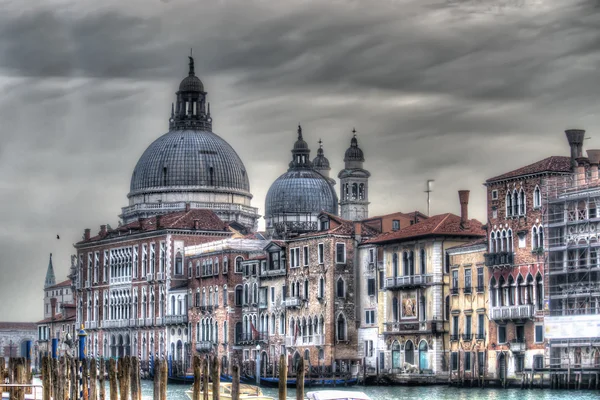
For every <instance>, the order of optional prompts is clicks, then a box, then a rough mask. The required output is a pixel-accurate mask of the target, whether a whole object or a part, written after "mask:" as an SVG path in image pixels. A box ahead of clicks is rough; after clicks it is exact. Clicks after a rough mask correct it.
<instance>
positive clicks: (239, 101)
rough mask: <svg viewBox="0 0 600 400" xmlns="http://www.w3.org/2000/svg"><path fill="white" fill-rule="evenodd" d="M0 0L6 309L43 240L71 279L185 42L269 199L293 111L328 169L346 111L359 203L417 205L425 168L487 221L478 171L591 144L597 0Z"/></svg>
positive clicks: (31, 290) (149, 132) (221, 122)
mask: <svg viewBox="0 0 600 400" xmlns="http://www.w3.org/2000/svg"><path fill="white" fill-rule="evenodd" d="M0 3H1V7H2V10H3V12H2V13H0V135H1V141H0V171H2V173H1V174H0V204H1V207H0V320H4V321H6V320H15V321H27V320H29V321H36V320H38V319H41V317H42V314H43V306H42V304H43V300H42V296H43V290H42V289H43V283H44V277H45V273H46V267H47V264H48V255H49V253H51V252H52V253H54V267H55V271H56V274H57V281H60V280H63V279H66V274H67V272H68V268H69V263H70V258H69V256H70V254H72V253H73V252H74V248H73V247H72V244H73V243H75V242H77V241H78V240H80V238H81V235H82V234H83V230H84V228H91V229H92V232H97V230H98V229H99V225H100V224H104V223H108V224H111V225H113V226H116V225H117V221H118V219H117V215H118V214H119V212H120V209H121V207H123V206H125V205H127V197H126V195H127V193H128V191H129V181H130V178H131V173H132V171H133V168H134V166H135V164H136V162H137V160H138V158H139V157H140V156H141V154H142V153H143V151H144V150H145V149H146V147H147V146H148V145H149V144H150V143H151V142H152V141H153V140H155V139H156V138H158V137H159V136H160V135H162V134H163V133H165V132H166V131H167V127H168V117H169V113H170V104H171V102H172V101H173V100H174V96H175V94H174V93H175V91H176V89H177V85H178V84H179V81H180V80H181V79H182V78H183V77H184V76H185V75H186V74H187V63H188V59H187V56H188V54H189V50H190V48H193V52H194V56H195V59H196V74H197V75H198V76H200V78H201V79H202V80H203V82H204V85H205V88H206V90H207V91H208V98H209V101H210V102H211V111H212V116H213V119H214V123H213V128H214V131H215V132H216V133H218V134H219V135H221V136H222V137H223V138H224V139H226V140H227V141H228V142H229V143H230V144H231V145H232V146H233V147H234V149H235V150H236V151H237V152H238V154H239V155H240V157H241V158H242V160H243V162H244V163H245V165H246V168H247V170H248V173H249V177H250V185H251V191H252V193H253V194H254V199H253V205H254V206H257V207H259V210H260V211H261V212H262V211H263V210H264V198H265V195H266V192H267V190H268V188H269V185H270V183H271V182H273V180H275V179H276V178H277V177H278V176H279V175H280V174H281V173H283V172H285V170H286V169H287V164H288V162H289V161H290V157H291V154H290V149H291V147H292V145H293V142H294V140H295V138H296V126H297V124H298V123H301V124H302V127H303V132H304V137H305V140H307V142H308V143H309V145H310V146H311V149H312V153H311V156H312V157H314V156H315V155H316V149H317V141H318V140H319V139H320V138H321V139H322V140H323V143H324V149H325V155H326V156H327V157H328V158H329V160H330V162H331V165H332V175H333V176H337V172H338V171H339V170H340V168H341V167H342V166H343V161H342V160H343V154H344V151H345V149H346V148H347V147H348V145H349V142H350V138H351V136H352V134H351V130H352V128H354V127H355V128H356V130H357V132H358V141H359V145H360V146H361V147H362V148H363V150H364V153H365V158H366V162H365V167H366V168H367V169H368V170H370V171H371V174H372V177H371V180H370V183H369V184H370V201H371V206H370V213H371V215H375V214H382V213H388V212H393V211H406V212H408V211H411V210H415V209H419V210H421V211H423V212H426V210H427V206H426V194H425V193H424V190H425V182H426V180H427V179H434V180H435V183H434V185H433V193H432V202H431V213H432V214H436V213H442V212H454V213H457V214H458V213H459V203H458V195H457V191H458V190H460V189H470V190H471V203H470V213H471V216H473V217H476V218H479V219H480V220H481V221H482V222H485V190H484V187H483V186H482V183H483V182H484V181H485V180H486V179H487V178H490V177H492V176H495V175H497V174H500V173H503V172H507V171H509V170H512V169H515V168H517V167H520V166H523V165H526V164H529V163H531V162H534V161H537V160H539V159H542V158H544V157H547V156H550V155H568V154H569V151H568V146H567V142H566V139H565V135H564V133H563V131H564V130H565V129H567V128H571V127H577V128H583V129H586V130H588V135H587V136H589V137H591V138H592V139H591V140H590V143H588V144H587V145H586V146H585V147H587V148H590V146H598V147H600V140H598V139H597V138H596V137H595V132H597V131H598V125H599V121H598V103H599V101H598V100H599V94H598V93H600V91H599V86H600V78H599V73H598V71H599V70H600V65H599V64H600V52H599V46H600V45H599V44H600V18H599V16H600V8H599V6H600V3H599V2H598V1H596V0H586V1H577V0H470V1H469V0H436V1H434V0H431V1H430V0H411V1H409V0H363V1H350V0H345V1H342V0H322V1H308V0H303V1H300V0H298V1H295V0H294V1H292V0H285V1H281V0H272V1H267V0H263V1H257V0H252V1H251V0H239V1H198V0H191V1H183V0H162V1H159V0H155V1H151V0H136V1H133V0H128V1H126V2H124V1H121V0H119V1H112V0H111V1H107V0H104V1H74V2H68V1H55V2H54V3H52V4H51V2H50V1H38V0H28V1H26V2H22V1H14V2H8V3H6V2H0ZM24 7H26V8H24ZM336 187H339V183H338V185H337V186H336ZM261 226H264V220H261ZM57 234H60V240H57V239H56V235H57Z"/></svg>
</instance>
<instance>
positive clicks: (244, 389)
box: [185, 382, 275, 400]
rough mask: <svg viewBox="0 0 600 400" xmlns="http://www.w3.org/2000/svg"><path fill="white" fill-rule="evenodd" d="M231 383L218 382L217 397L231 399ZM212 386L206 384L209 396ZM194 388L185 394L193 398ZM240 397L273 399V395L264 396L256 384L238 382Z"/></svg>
mask: <svg viewBox="0 0 600 400" xmlns="http://www.w3.org/2000/svg"><path fill="white" fill-rule="evenodd" d="M232 385H233V384H232V383H229V382H222V383H221V384H219V398H221V399H231V398H232V396H231V388H232ZM212 388H213V385H212V383H211V384H209V385H208V395H209V397H211V398H212ZM193 389H194V388H191V389H190V390H186V391H185V394H186V395H187V396H188V397H189V398H190V400H191V399H193V395H194V390H193ZM200 393H201V394H200V397H202V396H203V394H204V392H203V391H202V392H200ZM240 399H244V400H275V399H274V398H273V397H269V396H265V395H263V392H262V390H260V388H259V387H258V386H253V385H246V384H243V383H240Z"/></svg>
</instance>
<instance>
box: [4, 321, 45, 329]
mask: <svg viewBox="0 0 600 400" xmlns="http://www.w3.org/2000/svg"><path fill="white" fill-rule="evenodd" d="M9 330H25V331H27V330H36V331H37V324H36V323H35V322H0V331H9Z"/></svg>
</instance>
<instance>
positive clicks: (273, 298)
mask: <svg viewBox="0 0 600 400" xmlns="http://www.w3.org/2000/svg"><path fill="white" fill-rule="evenodd" d="M271 303H275V288H274V287H272V286H271Z"/></svg>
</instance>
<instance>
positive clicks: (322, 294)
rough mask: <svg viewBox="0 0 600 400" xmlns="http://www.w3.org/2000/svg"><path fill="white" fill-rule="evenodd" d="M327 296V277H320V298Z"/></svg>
mask: <svg viewBox="0 0 600 400" xmlns="http://www.w3.org/2000/svg"><path fill="white" fill-rule="evenodd" d="M323 297H325V278H323V277H320V278H319V298H320V299H322V298H323Z"/></svg>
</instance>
